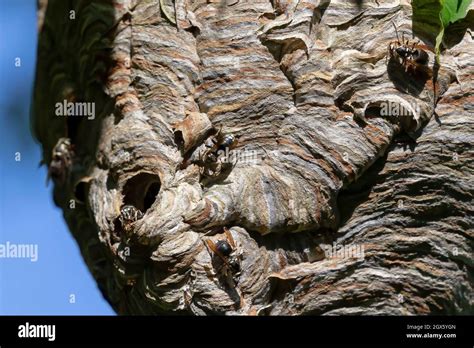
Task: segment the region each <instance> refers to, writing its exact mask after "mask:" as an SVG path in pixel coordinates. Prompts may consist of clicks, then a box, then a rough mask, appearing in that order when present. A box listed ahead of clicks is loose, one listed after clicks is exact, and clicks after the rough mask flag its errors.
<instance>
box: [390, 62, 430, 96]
mask: <svg viewBox="0 0 474 348" xmlns="http://www.w3.org/2000/svg"><path fill="white" fill-rule="evenodd" d="M387 73H388V77H389V79H390V80H391V81H392V82H393V85H394V86H395V88H396V89H397V90H399V91H400V92H403V93H408V94H411V95H412V96H415V97H418V96H419V95H420V94H421V92H422V91H423V90H424V88H425V85H426V82H427V81H428V80H429V79H430V78H431V76H432V72H431V70H430V68H429V67H428V66H425V65H418V66H417V67H416V68H414V67H412V66H409V67H408V69H406V68H405V66H404V65H403V64H402V63H400V61H399V60H398V59H396V58H395V57H391V58H390V60H389V62H388V65H387Z"/></svg>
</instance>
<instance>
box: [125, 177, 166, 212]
mask: <svg viewBox="0 0 474 348" xmlns="http://www.w3.org/2000/svg"><path fill="white" fill-rule="evenodd" d="M160 189H161V181H160V178H159V177H158V176H157V175H156V174H151V173H140V174H137V175H135V176H134V177H132V178H131V179H129V180H128V181H127V183H126V184H125V185H124V188H123V191H122V192H123V195H124V199H123V204H124V205H133V206H134V207H136V208H137V209H139V210H140V211H141V212H142V213H145V212H146V211H147V210H148V209H150V207H151V206H152V205H153V203H154V202H155V200H156V197H157V196H158V194H159V193H160Z"/></svg>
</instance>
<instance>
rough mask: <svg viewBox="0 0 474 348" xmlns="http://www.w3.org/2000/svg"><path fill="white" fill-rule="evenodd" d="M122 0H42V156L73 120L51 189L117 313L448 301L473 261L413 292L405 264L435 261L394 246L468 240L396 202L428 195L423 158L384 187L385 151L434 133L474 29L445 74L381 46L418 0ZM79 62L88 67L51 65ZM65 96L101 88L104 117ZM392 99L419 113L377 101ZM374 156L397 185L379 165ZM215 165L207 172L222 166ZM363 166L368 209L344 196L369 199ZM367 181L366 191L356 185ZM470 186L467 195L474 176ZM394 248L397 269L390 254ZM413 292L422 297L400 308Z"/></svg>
mask: <svg viewBox="0 0 474 348" xmlns="http://www.w3.org/2000/svg"><path fill="white" fill-rule="evenodd" d="M111 3H112V4H113V6H111V5H107V4H97V3H95V4H94V3H91V4H90V3H89V2H86V1H84V2H83V1H76V2H75V4H76V5H75V7H74V10H75V11H77V12H78V13H80V14H82V16H77V18H78V19H77V20H76V22H75V23H73V24H72V23H70V22H68V21H67V20H65V19H57V18H59V17H61V15H60V14H61V13H69V11H70V10H71V9H70V8H69V7H68V5H67V4H65V3H63V2H61V1H49V4H48V8H47V12H46V15H45V22H44V25H43V27H42V32H41V40H40V48H39V62H38V77H37V92H36V109H37V115H36V119H35V129H36V134H37V137H38V138H39V140H40V141H41V142H42V143H43V146H44V149H45V157H46V158H45V159H46V160H47V162H48V160H49V158H48V156H50V151H51V149H52V148H53V147H54V145H55V141H56V140H57V139H58V138H59V137H64V136H66V134H64V129H67V130H68V134H67V136H68V137H70V138H71V140H72V142H73V144H74V146H75V152H76V153H75V157H74V158H75V163H74V164H73V165H72V169H71V170H70V172H71V173H70V175H69V180H68V182H67V183H66V184H64V186H62V187H60V186H59V185H58V184H57V185H56V191H55V199H56V202H57V203H58V204H59V205H61V206H63V207H66V206H67V204H68V202H69V200H70V199H71V198H74V197H77V196H81V197H82V198H83V199H82V200H81V201H83V204H81V205H80V206H79V207H78V208H77V209H76V210H74V211H72V210H70V209H66V208H65V217H66V220H67V221H68V223H69V226H70V228H71V230H72V232H73V234H74V236H75V237H76V239H77V240H78V243H79V245H80V247H81V250H82V252H83V255H84V258H85V259H86V261H87V262H88V265H89V267H90V269H91V271H92V273H93V274H94V276H95V278H96V279H97V281H98V284H99V286H100V288H101V290H102V291H103V293H104V295H105V296H106V298H107V299H108V300H109V301H110V303H111V304H112V305H113V306H114V308H115V309H116V310H117V311H118V312H120V313H144V314H158V313H174V312H183V313H192V314H213V313H226V314H253V315H257V314H258V315H261V314H302V313H315V314H322V313H326V314H329V313H332V314H337V313H366V314H378V313H384V314H403V313H429V312H433V311H435V309H434V308H438V307H439V306H440V304H439V298H440V297H439V296H441V298H442V297H443V296H444V295H446V294H466V293H469V291H470V288H469V285H468V284H469V282H468V280H467V278H466V277H467V274H466V273H463V272H462V271H460V270H458V271H453V272H452V273H451V274H450V275H447V274H446V275H445V277H446V279H445V282H446V285H445V286H444V285H439V284H438V285H437V287H436V290H434V288H435V286H433V289H432V291H434V293H435V295H433V296H428V298H426V296H421V294H419V293H417V290H416V289H414V288H403V283H404V282H405V281H404V279H405V277H408V276H407V275H406V274H404V273H403V272H404V271H403V269H414V268H413V267H415V266H416V265H419V263H421V264H423V262H424V261H426V260H428V259H429V258H430V257H431V256H427V255H428V254H429V253H428V254H427V255H425V256H426V258H423V257H425V256H423V255H421V254H420V258H421V259H417V258H416V257H415V256H413V255H412V253H411V252H410V253H408V254H409V255H412V257H411V258H410V257H409V258H408V259H406V257H407V256H406V255H404V254H403V253H404V251H403V250H401V249H398V247H397V246H395V245H409V246H410V245H411V246H413V247H414V248H415V249H416V246H417V245H418V243H428V245H430V246H431V245H432V244H431V243H435V244H436V243H437V245H438V246H439V245H442V246H443V247H445V248H446V249H449V248H450V247H451V246H453V245H458V247H459V253H460V255H468V253H469V248H471V250H472V243H471V246H470V247H468V243H467V242H466V241H465V240H464V239H463V238H465V237H463V236H457V237H454V236H453V237H452V238H454V239H449V238H447V239H446V238H443V237H442V236H440V235H438V234H439V233H440V231H441V230H442V229H441V227H440V228H438V229H436V227H432V229H434V230H436V231H438V232H437V234H435V237H433V238H434V239H433V240H432V241H429V240H428V239H429V238H428V237H423V233H422V231H417V230H416V229H417V228H418V227H417V226H415V225H416V223H415V222H410V221H411V220H410V221H409V219H410V216H411V215H410V214H408V215H398V214H401V213H400V210H397V209H398V208H397V207H398V205H397V204H398V203H397V202H398V201H399V200H400V199H401V198H400V197H402V198H403V199H404V202H405V204H406V207H408V208H406V209H408V210H409V209H412V212H413V211H416V209H417V208H416V203H414V201H410V199H409V196H410V195H409V193H408V191H406V192H405V191H403V187H405V186H403V185H405V184H406V182H405V181H404V180H405V179H407V180H408V179H409V170H408V168H410V166H416V165H418V164H419V165H421V163H422V160H421V159H426V156H427V155H426V154H425V155H424V154H423V153H415V154H414V155H413V156H415V155H416V156H419V157H418V158H419V160H418V164H416V162H417V160H416V159H415V157H413V162H412V161H409V160H406V161H408V162H404V161H402V162H401V163H400V164H399V166H400V167H399V169H400V170H402V169H401V168H407V170H406V171H403V173H405V177H406V178H403V180H402V181H401V182H400V184H399V186H391V184H390V183H389V182H390V180H393V181H392V182H393V183H395V182H396V180H398V179H400V178H399V177H397V175H395V174H393V173H391V172H390V170H394V169H390V168H392V166H394V165H395V164H393V163H395V162H390V161H391V159H393V158H392V155H390V156H389V158H387V151H388V150H389V149H392V150H393V149H394V148H393V143H394V139H396V138H397V137H398V136H399V135H400V134H402V133H406V134H409V135H410V136H412V137H415V134H417V132H418V134H419V133H420V132H421V131H422V130H423V127H424V126H425V125H426V124H427V123H428V122H429V121H430V119H431V116H432V114H433V112H434V106H435V104H436V101H437V100H438V98H439V97H441V96H442V95H443V94H444V93H445V92H446V91H447V89H448V87H449V86H450V85H451V84H452V83H453V82H454V76H455V75H456V74H460V73H461V72H462V73H463V74H472V64H473V61H472V57H471V56H469V57H468V58H466V55H468V53H466V52H468V45H469V44H470V45H471V48H472V40H471V42H470V43H467V42H461V43H460V44H459V45H458V46H456V47H455V48H454V49H453V50H456V49H457V51H456V57H457V58H453V57H454V53H453V52H454V51H453V52H452V51H447V52H446V53H445V54H444V55H443V57H442V64H441V68H440V69H439V72H438V75H437V81H436V85H433V80H432V79H431V78H426V77H423V76H418V75H416V74H410V72H407V71H405V69H404V68H403V66H401V65H400V64H398V63H396V62H393V61H392V60H388V59H387V54H388V53H387V47H388V45H389V43H390V42H392V41H393V40H396V35H395V30H394V28H393V25H392V22H393V23H394V24H395V25H396V26H397V28H398V31H400V32H405V33H407V34H410V35H411V29H410V28H411V7H410V5H409V2H407V1H402V2H399V1H379V2H375V1H367V2H365V1H364V2H363V7H361V8H359V7H358V6H357V5H356V2H348V1H329V0H327V1H323V0H320V1H316V0H312V1H309V0H306V1H305V0H300V1H296V0H294V1H284V0H282V1H273V2H272V1H243V0H240V1H231V2H230V1H227V2H226V1H206V0H202V1H201V0H200V1H183V0H176V1H174V2H173V1H148V2H145V1H131V0H130V1H127V0H121V1H119V0H115V1H112V2H111ZM40 11H44V8H43V9H40ZM61 18H62V17H61ZM61 21H64V22H61ZM62 27H65V28H69V29H68V30H69V31H62V30H58V28H62ZM64 32H67V33H68V35H69V37H68V38H67V40H69V44H68V45H66V44H65V42H66V41H67V40H66V38H64V37H61V35H64V34H62V33H64ZM93 33H101V35H94V34H93ZM421 39H423V38H421ZM466 40H468V39H466ZM64 47H68V49H70V50H75V52H78V54H77V58H74V59H77V61H72V62H65V61H62V62H61V64H63V65H59V64H60V63H59V62H58V61H57V59H55V58H54V54H53V55H52V54H51V52H59V51H60V50H61V49H64ZM428 53H429V56H430V63H429V65H430V66H431V65H432V63H433V61H434V56H433V54H432V53H431V52H429V51H428ZM463 59H464V60H463ZM469 64H470V65H469ZM66 65H71V66H76V67H77V73H76V74H69V75H68V73H64V74H62V75H61V74H60V75H58V74H59V73H58V71H64V69H66V68H64V66H66ZM461 66H465V67H466V69H464V70H461V68H460V67H461ZM55 67H56V70H55ZM467 67H469V69H470V70H469V69H468V68H467ZM56 75H57V78H56V79H53V78H52V76H56ZM471 76H472V75H471ZM51 81H53V82H51ZM469 88H471V91H472V84H471V86H470V87H469ZM44 90H49V91H51V92H50V93H49V94H47V95H46V94H43V93H44ZM66 91H71V92H70V93H66ZM470 98H472V95H471V97H470ZM63 99H68V100H69V99H70V100H73V101H74V100H76V101H79V100H80V101H91V102H95V103H96V110H98V114H97V115H96V117H95V119H94V120H92V121H91V120H87V119H85V118H84V119H79V118H76V119H75V120H72V121H71V120H69V119H68V120H66V121H65V120H64V119H62V120H59V119H58V118H54V117H53V116H52V111H51V110H52V108H53V105H54V103H56V102H58V101H62V100H63ZM471 102H472V99H471ZM387 106H388V107H390V108H392V110H393V109H397V110H404V111H406V112H407V113H406V114H404V115H401V117H397V116H398V115H395V116H394V115H393V114H391V115H388V116H387V115H383V112H382V110H384V108H386V107H387ZM46 123H47V124H49V125H51V126H49V129H48V131H47V130H46V128H45V126H44V124H46ZM436 131H437V130H436ZM433 132H435V131H433ZM226 136H227V138H225V137H226ZM230 136H232V137H233V138H232V139H231V140H234V139H235V142H232V146H231V144H230V143H231V140H229V139H230V138H229V137H230ZM428 137H429V135H428ZM433 137H435V135H433ZM469 137H471V136H470V135H469ZM226 141H229V144H228V146H227V145H226ZM400 148H401V147H398V148H396V149H398V150H395V152H393V153H400V151H402V150H400ZM220 150H222V153H220V152H219V151H220ZM397 151H398V152H397ZM402 152H403V151H402ZM391 153H392V152H391ZM226 155H227V157H229V156H230V157H232V158H234V160H233V161H230V162H231V163H228V162H225V161H223V156H226ZM399 156H401V155H400V154H399ZM407 156H410V154H409V153H408V154H407ZM407 158H408V157H407ZM378 159H381V160H379V161H377V160H378ZM381 161H388V164H387V166H386V168H388V169H384V170H388V171H389V172H388V173H385V174H381V175H382V177H383V176H385V177H386V178H387V183H385V182H383V181H377V180H375V179H374V177H375V176H376V172H374V169H373V168H375V167H377V166H376V165H374V163H381ZM394 161H396V159H395V160H394ZM204 166H214V167H213V170H212V171H211V172H212V175H207V176H206V175H203V168H202V167H204ZM412 168H414V169H413V170H414V173H420V171H419V170H418V171H417V167H412ZM471 169H472V167H471ZM378 170H380V168H379V169H378ZM374 173H375V174H374ZM400 173H402V172H400ZM470 173H471V175H472V171H471V172H470ZM400 175H401V174H400ZM420 175H421V174H420ZM364 178H371V179H372V180H373V181H374V182H375V186H374V188H373V192H374V193H373V194H372V195H370V194H369V192H370V190H369V192H366V195H365V198H366V200H365V201H362V203H359V204H360V207H362V208H359V209H368V210H366V211H364V210H362V212H361V211H360V210H357V209H356V206H355V205H354V206H353V207H352V208H350V206H352V205H353V204H354V202H360V198H361V196H360V192H362V191H363V190H362V188H364V189H365V188H366V187H364V184H363V183H364V182H367V180H368V179H364ZM415 178H416V177H415ZM358 179H359V180H358ZM356 180H357V182H356ZM364 180H365V181H364ZM361 183H362V184H361ZM354 185H355V186H354ZM358 185H359V186H360V187H359V186H358ZM377 185H378V186H377ZM384 185H388V186H384ZM354 190H355V191H357V190H359V191H360V192H359V191H358V192H359V196H358V195H356V194H355V195H354V196H353V197H352V196H350V194H351V193H354V192H355V191H354ZM384 190H386V191H384ZM397 190H398V191H397ZM466 190H467V192H471V194H472V192H473V190H472V185H471V186H470V187H469V188H468V189H466ZM404 192H405V194H404ZM465 192H466V191H465ZM412 193H413V195H415V196H416V194H417V191H416V190H414V192H412ZM342 195H343V196H345V197H346V199H341V196H342ZM362 196H364V195H363V194H362ZM364 204H365V205H364ZM453 204H454V203H453ZM368 206H371V207H372V208H370V209H369V208H367V207H368ZM364 207H365V208H364ZM351 209H352V210H351ZM420 209H421V208H420ZM460 209H461V208H460ZM462 209H464V208H462ZM348 210H351V214H349V215H347V212H348ZM383 214H385V217H383V216H382V215H383ZM391 214H392V215H391ZM369 217H370V219H372V220H370V219H369ZM412 218H413V219H414V221H418V220H416V219H417V218H416V217H412ZM460 219H461V218H460ZM462 219H463V218H462ZM469 221H470V222H469V223H470V224H471V227H472V219H470V220H469ZM456 223H459V224H462V221H458V222H456ZM370 224H372V225H370ZM225 228H227V229H228V231H227V233H225ZM404 234H406V235H405V237H403V236H404ZM415 236H418V238H421V239H422V242H420V240H416V239H414V240H411V239H410V238H415ZM471 236H472V234H471ZM423 238H426V239H423ZM333 243H339V244H342V245H347V246H349V245H363V246H364V247H365V249H364V250H365V251H364V257H363V258H360V257H342V258H337V257H331V255H332V254H331V250H333V249H331V248H332V246H333V245H334V244H333ZM404 243H405V244H404ZM433 245H434V244H433ZM462 245H464V246H462ZM212 248H215V250H217V252H216V251H215V250H213V249H212ZM409 248H410V247H408V249H409ZM423 250H425V249H423ZM387 253H391V254H390V255H391V256H390V255H388V254H387ZM334 255H335V254H334ZM334 255H333V256H334ZM396 255H402V256H399V260H400V264H398V266H395V264H391V265H390V263H389V262H388V260H392V261H393V262H395V261H394V260H396V259H397V256H396ZM460 259H462V257H460ZM417 262H418V264H417ZM443 262H446V267H447V268H449V267H450V265H456V263H455V262H454V261H449V260H444V261H443ZM463 262H467V261H466V259H465V258H464V261H463ZM403 263H404V265H405V266H403ZM397 267H398V268H397ZM403 267H405V268H403ZM416 267H418V266H416ZM416 267H415V268H416ZM419 267H421V266H419ZM426 267H428V266H426ZM399 268H400V269H399ZM428 268H429V267H428ZM390 272H395V275H394V277H395V278H393V279H392V278H391V275H390V274H391V273H390ZM397 272H398V273H397ZM407 272H408V271H407ZM426 272H428V273H430V272H431V271H430V270H426ZM434 273H435V272H434V271H433V273H430V274H431V275H432V277H433V278H434V279H436V276H435V274H434ZM397 277H398V278H397ZM410 279H411V280H412V281H413V282H414V283H415V284H417V282H420V284H426V283H427V282H426V281H424V280H423V279H422V277H418V276H417V275H416V274H415V275H412V278H410ZM405 280H406V279H405ZM471 280H472V279H471ZM440 282H441V283H442V281H441V280H440ZM368 284H372V285H373V287H372V286H368ZM412 284H413V283H412ZM453 284H456V285H453ZM471 284H472V283H471ZM424 286H427V285H424ZM453 287H454V288H453ZM455 288H456V289H457V290H455ZM383 289H385V290H383ZM384 291H385V293H384V294H383V292H384ZM400 293H404V294H405V295H406V296H409V295H410V294H411V296H412V299H411V300H410V301H407V302H403V303H402V302H400V301H398V300H397V299H398V298H399V297H396V295H398V294H400ZM440 294H441V295H440ZM392 295H393V296H392ZM390 296H392V297H390ZM452 296H458V297H456V298H455V299H454V300H453V302H452V303H451V304H450V305H446V306H447V307H446V308H448V307H449V306H452V308H454V309H451V307H449V308H448V309H447V310H454V311H455V310H457V311H458V312H459V311H462V310H461V309H459V308H465V307H462V305H461V304H460V301H461V302H462V301H463V300H462V298H465V297H463V296H459V295H452ZM471 296H472V293H471ZM369 299H371V300H372V301H373V304H372V305H366V304H364V303H365V302H364V301H369ZM468 302H469V301H468ZM469 303H470V305H472V302H469ZM456 308H457V309H456Z"/></svg>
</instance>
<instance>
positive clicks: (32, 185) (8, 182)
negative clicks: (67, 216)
mask: <svg viewBox="0 0 474 348" xmlns="http://www.w3.org/2000/svg"><path fill="white" fill-rule="evenodd" d="M36 28H37V26H36V0H0V139H1V140H0V142H1V145H2V146H1V151H0V244H3V245H5V244H6V243H7V242H10V243H12V244H37V245H38V260H37V261H36V262H31V261H30V259H15V258H0V315H113V314H114V312H113V310H112V309H111V308H110V306H109V304H108V303H107V302H106V301H105V300H104V298H103V297H102V295H101V293H100V291H99V289H98V287H97V285H96V283H95V281H94V279H93V278H92V276H91V275H90V273H89V271H88V270H87V267H86V265H85V263H84V261H83V260H82V258H81V255H80V252H79V248H78V247H77V245H76V242H75V241H74V239H73V238H72V236H71V235H70V233H69V231H68V229H67V227H66V224H65V222H64V220H63V217H62V213H61V210H60V209H58V208H57V207H56V206H55V205H54V203H53V200H52V194H51V185H50V187H46V185H45V178H46V169H45V167H41V168H39V167H38V164H39V162H40V160H41V158H40V147H39V146H38V144H37V143H36V142H35V140H34V139H33V138H32V136H31V133H30V126H29V110H30V104H31V96H32V91H33V80H34V69H35V59H36V41H37V31H36ZM17 57H19V58H20V59H21V66H20V67H15V59H16V58H17ZM17 152H19V153H20V154H21V161H15V154H16V153H17ZM71 295H74V298H75V303H71V301H70V299H71V298H73V297H72V296H71Z"/></svg>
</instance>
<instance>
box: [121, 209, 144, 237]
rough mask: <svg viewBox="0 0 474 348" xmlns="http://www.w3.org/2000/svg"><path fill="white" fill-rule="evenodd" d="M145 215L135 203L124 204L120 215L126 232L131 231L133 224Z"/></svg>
mask: <svg viewBox="0 0 474 348" xmlns="http://www.w3.org/2000/svg"><path fill="white" fill-rule="evenodd" d="M142 217H143V213H142V212H141V211H140V210H138V209H137V208H135V207H134V206H133V205H129V204H127V205H124V206H123V207H122V209H120V216H119V221H120V224H121V225H122V228H123V230H124V231H125V233H127V234H128V233H130V232H131V231H132V228H133V224H134V223H135V222H136V221H138V220H140V219H141V218H142Z"/></svg>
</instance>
